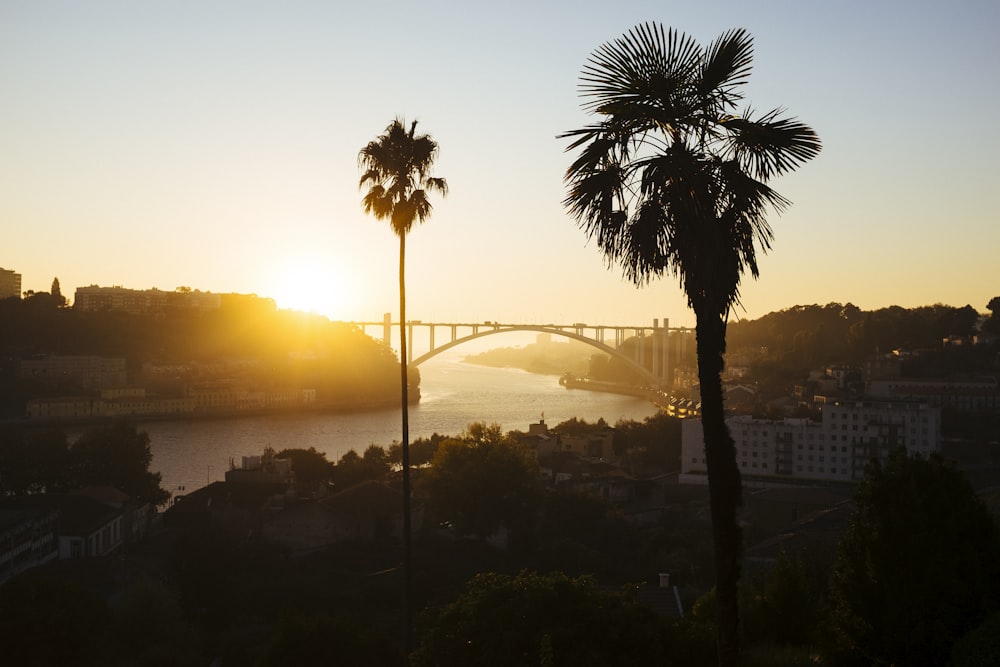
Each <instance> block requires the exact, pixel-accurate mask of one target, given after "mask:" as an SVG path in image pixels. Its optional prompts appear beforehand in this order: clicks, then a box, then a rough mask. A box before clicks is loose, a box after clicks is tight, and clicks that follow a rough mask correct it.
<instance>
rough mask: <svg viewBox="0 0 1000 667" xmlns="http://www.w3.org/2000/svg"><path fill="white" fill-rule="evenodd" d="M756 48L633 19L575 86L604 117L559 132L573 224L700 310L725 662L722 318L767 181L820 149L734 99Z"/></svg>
mask: <svg viewBox="0 0 1000 667" xmlns="http://www.w3.org/2000/svg"><path fill="white" fill-rule="evenodd" d="M752 60H753V40H752V38H751V37H750V35H749V34H748V33H747V32H746V31H744V30H742V29H737V30H731V31H729V32H726V33H724V34H723V35H722V36H720V37H719V38H718V39H716V40H715V41H714V42H712V43H711V44H710V45H709V46H708V47H707V48H702V47H700V46H699V45H698V44H696V43H695V42H694V41H693V40H692V39H691V38H689V37H688V36H686V35H684V34H683V33H680V32H677V31H675V30H673V29H672V28H671V29H667V30H665V29H664V27H663V26H662V25H658V24H650V23H647V24H643V25H638V26H636V27H634V28H632V29H631V30H630V31H629V32H627V33H625V34H624V35H622V36H621V37H619V38H617V39H615V40H613V41H610V42H606V43H604V44H602V45H601V46H599V47H598V48H597V49H596V50H595V51H594V52H593V53H592V54H591V55H590V58H589V59H588V61H587V63H586V64H585V65H584V68H583V71H582V73H581V76H580V94H581V97H583V98H584V103H583V108H584V110H585V111H587V112H590V113H593V114H596V115H597V116H598V119H597V121H596V122H594V123H593V124H591V125H588V126H586V127H583V128H582V129H578V130H573V131H570V132H567V133H565V134H563V135H561V136H560V138H564V139H567V138H568V139H570V140H571V141H570V144H569V146H568V147H567V151H576V150H577V149H579V154H578V156H577V157H576V159H575V160H574V161H573V163H572V164H571V165H570V167H569V169H568V170H567V172H566V176H565V182H566V185H567V192H568V194H567V196H566V199H565V201H564V204H565V206H566V207H567V209H568V210H569V212H570V214H571V215H572V216H573V218H574V219H575V220H576V221H577V223H578V225H579V226H580V227H581V228H582V229H583V230H584V231H585V232H586V234H587V235H588V237H590V238H593V239H596V241H597V245H598V247H599V248H600V250H601V252H602V253H603V254H604V256H605V259H606V260H607V262H608V264H609V265H610V266H614V265H619V266H620V267H621V269H622V271H623V274H624V276H625V277H626V278H628V279H629V280H631V281H632V282H634V283H635V284H636V285H639V286H641V285H644V284H647V283H649V282H650V281H651V280H652V279H653V278H659V277H661V276H663V274H670V275H672V276H673V277H675V278H676V279H678V280H679V282H680V286H681V288H682V289H683V290H684V293H685V295H686V296H687V300H688V305H689V307H691V309H692V310H694V313H695V319H696V334H697V354H698V378H699V381H700V384H701V404H702V424H703V426H704V433H705V454H706V463H707V466H708V480H709V496H710V499H711V514H712V535H713V541H714V555H715V576H716V596H717V601H718V648H719V664H721V665H734V664H737V661H738V659H739V640H738V622H739V612H738V608H737V585H738V582H739V576H740V562H741V547H742V536H741V532H740V528H739V525H738V523H737V512H738V509H739V507H740V505H741V503H742V489H741V480H740V473H739V469H738V468H737V466H736V450H735V446H734V444H733V440H732V438H731V436H730V434H729V431H728V429H727V427H726V423H725V415H724V407H723V394H722V380H721V372H722V369H723V355H724V353H725V349H726V323H727V321H728V317H729V313H730V311H731V310H732V309H733V307H734V306H736V305H738V303H739V296H740V291H739V287H740V280H741V278H742V277H743V274H744V272H746V271H748V270H749V272H750V273H751V275H752V276H753V277H754V278H756V277H757V275H758V270H757V252H758V248H759V249H760V252H762V253H763V252H765V251H766V250H768V249H769V248H770V242H771V239H772V232H771V228H770V227H769V226H768V224H767V220H766V214H767V212H768V211H769V210H770V209H774V210H776V211H779V212H780V211H781V210H783V209H784V208H785V207H786V206H787V205H788V204H789V203H790V202H789V201H788V200H786V199H785V198H784V197H782V196H781V195H780V194H778V193H777V192H775V191H774V190H772V189H771V188H770V187H768V185H767V181H768V180H769V179H770V178H771V177H773V176H778V175H781V174H783V173H786V172H788V171H791V170H793V169H795V168H797V167H798V166H799V165H800V164H802V163H803V162H805V161H807V160H809V159H810V158H812V157H814V156H815V155H817V153H819V150H820V141H819V138H818V137H817V135H816V134H815V132H813V130H812V129H810V128H809V127H807V126H806V125H803V124H802V123H800V122H798V121H797V120H795V119H792V118H785V117H783V116H782V111H781V110H774V111H770V112H768V113H764V114H760V115H757V114H754V113H753V112H752V111H751V110H746V111H742V112H741V111H739V110H738V109H737V105H738V104H739V103H740V101H741V100H742V99H743V95H742V92H741V91H742V89H741V86H742V85H744V84H745V83H746V81H747V79H748V77H749V75H750V69H751V63H752Z"/></svg>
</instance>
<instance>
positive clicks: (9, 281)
mask: <svg viewBox="0 0 1000 667" xmlns="http://www.w3.org/2000/svg"><path fill="white" fill-rule="evenodd" d="M11 297H17V298H18V299H20V298H21V274H20V273H15V272H14V271H12V270H10V269H3V268H0V299H9V298H11Z"/></svg>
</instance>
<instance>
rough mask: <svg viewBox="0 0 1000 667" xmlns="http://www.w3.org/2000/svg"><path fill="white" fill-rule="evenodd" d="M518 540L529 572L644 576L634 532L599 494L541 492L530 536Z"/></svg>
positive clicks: (618, 578) (611, 577)
mask: <svg viewBox="0 0 1000 667" xmlns="http://www.w3.org/2000/svg"><path fill="white" fill-rule="evenodd" d="M518 537H519V538H520V539H519V540H518V541H517V543H516V546H517V550H516V551H517V554H518V555H520V557H521V558H522V559H523V562H524V563H525V566H526V567H530V568H531V569H535V570H539V571H555V570H559V571H561V572H564V573H566V574H569V575H571V576H573V575H584V574H593V575H596V576H598V577H600V578H601V579H606V580H611V581H629V580H635V579H638V578H640V577H641V576H642V574H641V573H640V572H638V571H637V570H638V568H637V565H636V563H637V558H636V554H637V552H639V550H640V545H639V542H640V536H639V532H638V530H637V529H636V527H635V526H634V525H633V524H632V523H631V522H629V521H628V520H627V519H626V518H625V517H624V516H623V515H622V513H621V511H620V510H618V509H616V508H615V507H614V506H613V505H612V504H611V503H610V502H608V501H606V500H604V499H603V498H600V497H598V496H594V495H588V494H584V493H579V492H574V491H562V490H555V491H549V492H547V493H545V494H544V495H543V496H542V498H541V501H540V503H539V507H538V511H537V513H536V519H535V523H534V526H533V531H532V534H531V536H530V538H529V537H525V536H524V535H519V536H518Z"/></svg>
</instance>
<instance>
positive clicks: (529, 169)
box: [0, 0, 1000, 325]
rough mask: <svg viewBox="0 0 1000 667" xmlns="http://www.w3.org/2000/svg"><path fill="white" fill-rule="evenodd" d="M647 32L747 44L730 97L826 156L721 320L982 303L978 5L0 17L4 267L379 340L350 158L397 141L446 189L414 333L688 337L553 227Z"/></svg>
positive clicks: (25, 12) (993, 41)
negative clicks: (395, 135) (593, 93)
mask: <svg viewBox="0 0 1000 667" xmlns="http://www.w3.org/2000/svg"><path fill="white" fill-rule="evenodd" d="M645 21H656V22H662V23H664V24H665V25H668V26H673V27H675V28H677V29H678V30H681V31H683V32H686V33H688V34H689V35H691V36H692V37H694V38H695V39H696V40H698V41H699V42H700V43H702V44H707V43H708V42H709V41H710V40H712V39H714V38H715V37H717V36H719V35H720V34H721V33H723V32H724V31H726V30H727V29H730V28H736V27H744V28H746V29H748V30H749V31H750V33H751V34H752V35H753V37H754V40H755V60H754V71H753V75H752V77H751V79H750V82H749V84H748V86H747V87H746V95H747V99H748V100H749V101H750V102H751V103H752V105H753V107H754V108H755V109H758V110H760V111H765V110H770V109H771V108H774V107H779V106H780V107H784V108H786V109H787V111H788V113H789V114H790V115H793V116H796V117H798V118H799V119H801V120H802V121H804V122H806V123H807V124H809V125H811V126H812V127H813V128H815V130H816V131H817V132H818V133H819V135H820V138H821V139H822V141H823V145H824V147H823V152H822V153H821V154H820V156H819V157H818V158H817V159H816V160H814V161H812V162H811V163H807V164H806V165H805V166H804V167H803V168H802V169H801V170H800V171H799V172H797V173H795V174H793V175H790V176H786V177H783V178H781V179H779V180H777V181H774V182H773V185H774V186H775V187H776V189H777V190H778V191H779V192H781V193H782V194H784V195H785V196H786V197H788V198H789V199H791V200H792V202H793V206H792V207H791V208H790V209H789V210H788V211H787V212H785V213H784V214H783V215H781V216H780V217H779V216H777V215H774V216H773V217H772V218H771V224H772V226H773V227H774V230H775V235H776V241H775V243H774V246H773V249H772V251H771V253H770V254H769V255H768V256H767V257H765V258H764V259H763V261H762V263H761V273H762V275H761V279H760V280H759V281H757V282H756V283H754V282H752V281H750V279H749V278H748V282H747V283H746V284H745V286H744V289H743V309H742V310H740V311H739V312H738V313H737V315H739V316H741V317H751V318H754V317H759V316H761V315H764V314H766V313H767V312H770V311H772V310H778V309H782V308H786V307H789V306H793V305H797V304H812V303H820V304H823V303H828V302H831V301H838V302H848V301H849V302H852V303H854V304H856V305H858V306H860V307H861V308H865V309H872V308H879V307H883V306H888V305H893V304H896V305H901V306H919V305H929V304H933V303H945V304H950V305H955V306H962V305H965V304H967V303H968V304H971V305H972V306H973V307H975V308H976V309H977V310H980V311H985V305H986V303H987V301H989V299H990V298H991V297H993V296H996V295H997V294H1000V280H998V278H1000V268H998V262H997V257H998V255H1000V224H998V222H1000V220H998V217H1000V216H998V214H997V208H996V203H995V202H996V194H995V193H996V191H997V187H998V186H997V185H996V181H997V177H998V175H1000V168H998V166H997V164H998V162H997V156H998V155H1000V124H998V123H997V122H996V120H995V118H994V114H995V112H996V110H997V109H998V108H1000V74H998V72H997V70H998V68H1000V39H997V36H996V32H997V29H998V28H1000V3H998V2H996V0H961V1H960V2H957V3H945V2H924V1H922V0H916V1H909V2H903V1H902V0H894V1H884V2H871V1H870V0H868V1H865V2H852V1H844V2H822V3H820V2H793V1H791V0H788V1H781V2H779V1H770V0H762V1H760V2H746V0H741V1H739V2H729V1H728V0H720V1H717V2H713V3H701V2H677V1H672V0H658V1H655V2H653V1H644V2H639V1H632V0H619V1H618V2H606V1H605V2H591V1H589V0H575V1H573V2H565V1H560V2H545V1H540V0H533V1H531V2H524V1H521V0H508V1H507V2H494V3H474V2H457V1H453V2H443V1H439V0H425V1H423V2H405V3H404V2H380V1H377V0H373V1H369V2H352V3H347V2H343V3H342V2H331V1H320V0H316V1H304V0H285V1H282V2H261V1H254V0H240V1H239V2H235V1H234V2H231V1H228V0H225V1H223V0H172V1H170V2H167V1H160V2H136V1H135V0H106V1H100V0H65V1H62V2H57V1H53V0H23V1H21V0H0V91H2V103H0V239H2V240H0V267H3V268H6V269H14V270H15V271H17V272H19V273H21V274H22V276H23V288H24V289H26V290H27V289H33V290H36V291H48V289H49V287H50V285H51V283H52V279H53V278H54V277H58V278H59V280H60V283H61V285H62V290H63V292H64V294H67V295H68V296H70V297H72V294H73V291H74V290H75V289H76V287H78V286H84V285H90V284H98V285H122V286H124V287H130V288H136V289H146V288H151V287H157V288H159V289H164V290H173V289H175V288H176V287H178V286H182V285H184V286H190V287H193V288H197V289H201V290H206V291H212V292H241V293H256V294H259V295H262V296H271V297H274V298H275V299H277V301H278V303H279V305H282V306H294V307H301V308H313V309H315V310H317V311H319V312H322V313H324V314H327V315H329V316H331V317H333V318H334V319H346V320H375V319H381V314H382V313H383V312H386V311H392V312H396V311H397V303H398V301H397V300H398V296H397V283H396V281H397V274H396V271H397V252H398V242H397V240H396V238H395V237H394V236H393V234H392V233H391V231H390V230H389V228H388V226H387V224H386V223H383V222H378V221H376V220H374V219H373V218H371V217H369V216H366V215H365V214H364V213H363V212H362V210H361V207H360V200H361V192H359V190H358V187H357V184H358V178H359V175H360V174H359V170H358V165H357V153H358V150H359V149H360V148H361V147H362V146H363V145H364V144H365V143H367V142H368V141H369V140H371V139H373V138H375V137H376V136H377V135H378V134H380V133H381V132H382V130H383V129H384V128H385V126H386V125H387V124H388V123H389V121H391V120H392V119H393V117H395V116H397V115H399V116H403V117H405V118H406V119H407V120H411V119H416V120H418V121H419V129H420V130H422V131H426V132H429V133H430V134H431V135H432V136H433V137H434V138H435V139H436V140H437V141H438V142H439V144H440V157H439V159H438V163H437V168H436V173H437V175H439V176H443V177H445V178H447V180H448V183H449V186H450V189H451V193H450V195H449V196H448V197H447V198H446V199H441V198H436V199H434V200H433V201H434V205H435V211H434V214H433V216H432V217H431V218H430V220H429V221H428V222H427V223H426V224H425V225H423V226H421V227H418V228H415V229H414V231H413V232H412V233H411V234H410V236H409V238H408V245H407V250H408V253H407V266H408V272H407V288H408V315H409V316H410V317H412V318H414V319H423V320H424V321H482V320H500V321H504V322H511V321H515V320H518V321H521V322H524V323H545V322H557V323H561V322H567V323H568V322H589V323H603V324H622V325H628V324H646V323H649V322H651V320H652V318H654V317H659V318H663V317H669V318H670V321H671V323H672V324H676V325H690V324H693V316H692V315H691V314H690V312H689V311H688V309H687V308H686V305H685V300H684V297H683V295H682V293H681V291H680V289H679V288H678V286H677V285H676V283H675V282H674V281H673V280H672V279H665V280H663V281H660V282H655V283H652V284H650V285H648V286H646V287H642V288H636V287H634V286H633V285H632V284H630V283H627V282H625V281H623V279H622V278H621V273H620V271H618V270H617V269H609V268H608V267H607V266H606V265H605V263H604V261H603V259H602V257H601V255H600V254H599V252H598V250H597V248H596V246H595V244H593V243H588V242H587V239H586V237H585V235H584V234H583V232H582V231H580V230H579V229H578V228H577V227H576V225H575V223H574V222H573V221H572V220H571V219H570V218H569V217H568V216H567V214H566V213H565V211H564V210H563V208H562V203H561V202H562V199H563V197H564V193H565V188H564V185H563V182H562V176H563V173H564V171H565V169H566V167H567V166H568V164H569V162H570V159H571V157H570V155H568V154H566V153H565V152H564V148H565V146H566V142H565V141H561V140H558V139H556V136H557V135H558V134H560V133H561V132H564V131H566V130H570V129H573V128H576V127H579V126H581V125H584V124H586V123H587V122H589V121H590V120H591V119H590V118H588V116H586V115H585V114H584V113H583V112H582V111H581V109H580V98H579V97H578V94H577V85H578V75H579V72H580V70H581V68H582V67H583V65H584V63H585V61H586V59H587V57H588V55H589V54H590V53H591V52H592V51H593V50H594V49H595V48H596V47H597V46H599V45H600V44H601V43H602V42H604V41H608V40H611V39H614V38H616V37H618V36H619V35H621V34H622V33H623V32H625V31H627V30H628V29H629V28H631V27H632V26H634V25H635V24H637V23H641V22H645ZM990 192H993V193H994V194H993V195H990V194H989V193H990ZM991 202H992V203H991Z"/></svg>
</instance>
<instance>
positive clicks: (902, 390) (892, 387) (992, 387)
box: [868, 377, 1000, 412]
mask: <svg viewBox="0 0 1000 667" xmlns="http://www.w3.org/2000/svg"><path fill="white" fill-rule="evenodd" d="M868 395H869V396H871V397H872V398H876V399H879V400H886V401H923V402H926V403H930V404H931V405H934V406H936V407H939V408H953V409H955V410H968V411H994V412H995V411H998V410H1000V385H998V384H997V379H996V378H994V377H988V378H971V379H965V380H951V379H949V380H938V379H931V378H925V379H919V378H891V379H880V380H872V381H871V382H869V383H868Z"/></svg>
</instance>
